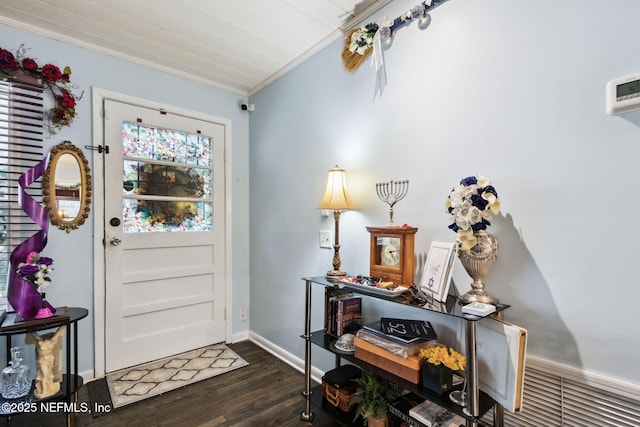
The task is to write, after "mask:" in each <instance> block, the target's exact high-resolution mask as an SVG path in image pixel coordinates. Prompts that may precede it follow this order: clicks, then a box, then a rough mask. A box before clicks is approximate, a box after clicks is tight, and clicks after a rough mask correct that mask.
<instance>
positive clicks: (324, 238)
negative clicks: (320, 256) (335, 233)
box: [320, 230, 332, 249]
mask: <svg viewBox="0 0 640 427" xmlns="http://www.w3.org/2000/svg"><path fill="white" fill-rule="evenodd" d="M320 247H321V248H327V249H331V247H332V245H331V231H330V230H320Z"/></svg>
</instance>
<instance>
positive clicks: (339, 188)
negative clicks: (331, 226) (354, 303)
mask: <svg viewBox="0 0 640 427" xmlns="http://www.w3.org/2000/svg"><path fill="white" fill-rule="evenodd" d="M317 209H330V210H333V218H334V219H335V240H334V244H333V270H329V271H328V272H327V276H345V275H346V274H347V273H345V272H344V271H342V270H340V231H339V229H340V212H341V211H347V210H350V209H355V206H354V205H353V202H352V201H351V197H349V192H348V191H347V176H346V173H345V170H344V169H340V168H339V167H338V166H337V165H336V167H335V168H333V169H329V178H328V179H327V189H326V190H325V191H324V196H322V200H321V201H320V204H319V205H318V207H317Z"/></svg>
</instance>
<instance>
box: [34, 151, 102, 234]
mask: <svg viewBox="0 0 640 427" xmlns="http://www.w3.org/2000/svg"><path fill="white" fill-rule="evenodd" d="M67 154H68V155H71V156H72V157H73V158H74V159H75V161H76V162H77V163H78V173H79V181H80V182H79V183H80V194H79V202H80V208H79V209H78V213H77V214H76V216H75V217H73V218H65V217H63V216H62V215H61V213H60V210H59V209H58V199H57V193H56V172H58V171H57V168H58V165H59V163H60V159H61V158H62V156H64V155H67ZM50 156H51V157H50V158H49V164H48V165H47V169H46V170H45V172H44V174H43V175H42V200H43V202H44V206H45V208H46V209H47V212H48V213H49V220H50V221H51V224H53V225H55V226H56V227H58V228H59V229H61V230H65V231H66V232H67V233H69V232H70V231H71V230H75V229H77V228H78V227H79V226H81V225H82V224H84V221H85V220H86V219H87V217H88V216H89V210H90V205H91V170H90V169H89V162H88V161H87V159H86V158H85V156H84V154H83V153H82V151H81V150H80V149H79V148H78V147H76V146H75V145H73V144H72V143H71V141H64V142H62V143H60V144H58V145H56V146H55V147H53V148H52V149H51V153H50Z"/></svg>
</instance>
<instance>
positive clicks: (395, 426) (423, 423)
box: [389, 393, 466, 427]
mask: <svg viewBox="0 0 640 427" xmlns="http://www.w3.org/2000/svg"><path fill="white" fill-rule="evenodd" d="M389 413H390V414H391V417H390V427H464V426H466V420H465V419H464V418H463V417H461V416H460V415H457V414H454V413H453V412H449V411H447V410H446V409H445V408H443V407H441V406H438V405H437V404H435V403H433V402H431V401H429V400H425V399H423V398H422V397H420V396H418V395H417V394H415V393H407V394H405V395H403V396H401V397H400V398H398V399H397V400H395V401H393V402H391V403H390V404H389Z"/></svg>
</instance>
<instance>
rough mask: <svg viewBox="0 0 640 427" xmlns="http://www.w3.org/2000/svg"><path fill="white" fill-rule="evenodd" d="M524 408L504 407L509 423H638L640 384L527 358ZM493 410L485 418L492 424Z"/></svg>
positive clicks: (528, 426)
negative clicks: (512, 410)
mask: <svg viewBox="0 0 640 427" xmlns="http://www.w3.org/2000/svg"><path fill="white" fill-rule="evenodd" d="M523 393H524V394H523V396H524V403H523V410H522V411H521V412H517V413H511V412H508V411H504V425H505V427H540V426H545V427H555V426H558V427H584V426H599V427H608V426H611V427H614V426H615V427H637V426H640V387H638V386H636V385H634V384H630V383H624V382H621V381H619V380H616V379H612V378H607V377H604V376H601V375H597V374H592V373H589V372H586V371H582V370H579V369H576V368H572V367H568V366H564V365H560V364H557V363H553V362H549V361H546V360H543V359H538V358H533V357H529V358H527V363H526V369H525V377H524V391H523ZM492 418H493V414H492V413H489V414H487V415H486V416H485V418H484V420H485V421H487V422H488V423H490V424H491V425H492V423H493V420H492Z"/></svg>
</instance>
